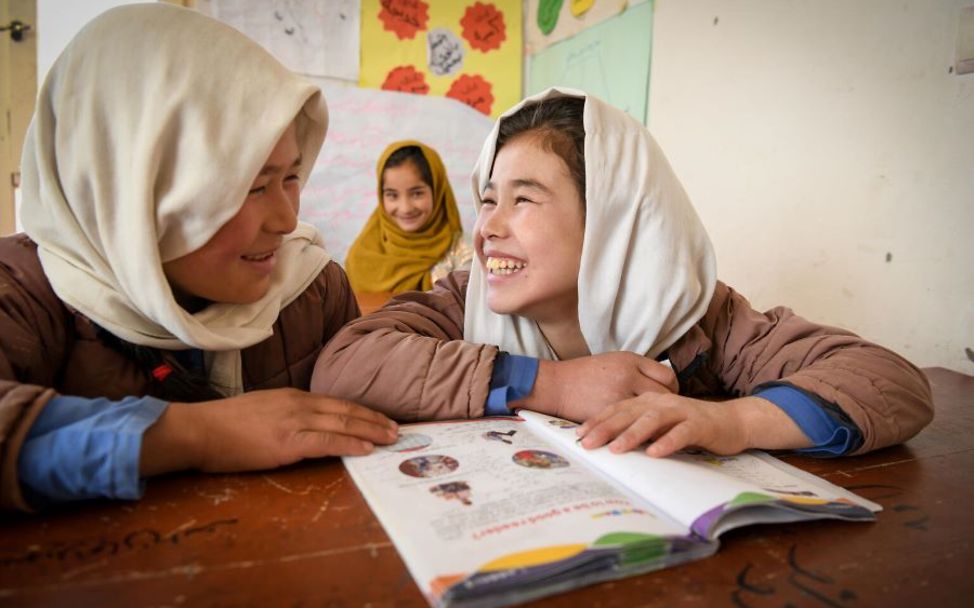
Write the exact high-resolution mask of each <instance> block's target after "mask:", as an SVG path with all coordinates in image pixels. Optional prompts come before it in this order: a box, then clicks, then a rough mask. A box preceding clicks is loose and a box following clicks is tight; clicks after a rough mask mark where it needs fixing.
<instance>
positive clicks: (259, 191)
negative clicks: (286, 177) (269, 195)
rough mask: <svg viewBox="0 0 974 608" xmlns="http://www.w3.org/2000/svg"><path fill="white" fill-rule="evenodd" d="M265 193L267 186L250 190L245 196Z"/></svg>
mask: <svg viewBox="0 0 974 608" xmlns="http://www.w3.org/2000/svg"><path fill="white" fill-rule="evenodd" d="M266 191H267V186H259V187H257V188H251V189H250V190H249V191H247V196H256V195H258V194H263V193H264V192H266Z"/></svg>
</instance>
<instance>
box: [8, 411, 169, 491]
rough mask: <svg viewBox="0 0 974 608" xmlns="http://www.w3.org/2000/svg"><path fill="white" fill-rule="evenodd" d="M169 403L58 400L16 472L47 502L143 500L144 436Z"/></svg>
mask: <svg viewBox="0 0 974 608" xmlns="http://www.w3.org/2000/svg"><path fill="white" fill-rule="evenodd" d="M168 405H169V403H168V402H166V401H161V400H159V399H156V398H154V397H127V398H125V399H122V400H121V401H111V400H109V399H85V398H81V397H68V396H58V397H54V398H53V399H51V400H50V401H49V402H48V403H47V404H46V405H45V406H44V409H42V410H41V413H40V415H38V417H37V420H36V421H35V422H34V424H33V425H32V426H31V428H30V430H29V431H28V434H27V438H26V440H25V442H24V445H23V447H22V448H21V451H20V456H19V459H18V463H17V472H18V475H19V477H20V482H21V484H23V485H24V486H25V489H26V490H27V492H26V493H27V494H28V495H29V496H31V497H32V499H35V500H39V501H42V502H63V501H69V500H80V499H85V498H98V497H106V498H123V499H136V498H140V497H141V496H142V493H143V491H144V487H143V484H142V482H141V480H140V479H139V458H140V455H141V451H142V436H143V434H144V433H145V430H146V429H148V428H149V427H150V426H152V425H153V424H155V422H156V421H157V420H158V419H159V417H160V416H161V415H162V413H163V412H164V411H165V410H166V407H168Z"/></svg>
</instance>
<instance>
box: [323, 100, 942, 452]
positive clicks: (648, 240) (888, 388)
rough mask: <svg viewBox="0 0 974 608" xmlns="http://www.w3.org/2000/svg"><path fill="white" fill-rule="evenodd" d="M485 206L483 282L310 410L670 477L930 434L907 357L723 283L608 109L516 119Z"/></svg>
mask: <svg viewBox="0 0 974 608" xmlns="http://www.w3.org/2000/svg"><path fill="white" fill-rule="evenodd" d="M473 188H474V194H475V200H476V201H477V202H478V205H479V214H478V218H477V224H476V229H475V241H474V247H475V250H476V253H477V259H478V263H477V264H475V265H474V267H473V268H472V270H471V271H470V272H469V274H468V273H465V272H463V273H454V274H452V275H450V276H449V277H448V278H447V279H445V280H444V281H441V282H440V283H438V284H437V286H436V288H434V289H433V290H432V291H430V292H427V293H410V294H404V295H402V296H400V297H398V298H395V299H393V300H392V301H391V302H390V303H389V304H387V305H386V306H385V307H384V308H383V309H381V310H380V311H378V312H376V313H374V314H372V315H370V316H367V317H365V318H362V319H359V320H356V321H353V322H352V323H350V324H349V325H347V326H346V327H345V328H344V329H343V330H342V331H340V332H339V333H338V335H337V336H336V337H335V338H334V340H333V341H332V342H330V343H329V345H328V346H327V348H326V349H325V350H324V351H323V352H322V355H321V357H320V358H319V360H318V363H317V366H316V369H315V373H314V376H313V378H312V390H319V391H326V392H330V393H332V394H338V395H342V396H344V397H346V398H353V399H356V400H358V401H360V402H362V403H365V404H368V405H370V406H373V407H375V408H377V409H380V410H381V411H384V412H386V413H388V414H389V415H391V416H393V417H395V418H398V419H402V420H420V419H430V418H452V417H477V416H482V415H485V414H499V413H508V412H509V410H510V409H512V408H515V407H527V408H529V409H534V410H538V411H541V412H545V413H550V414H555V415H558V416H561V417H564V418H568V419H571V420H576V421H584V424H583V425H582V426H581V427H580V429H579V434H580V438H581V441H582V445H584V446H585V447H589V448H594V447H598V446H601V445H604V444H606V443H607V442H611V443H610V447H611V449H613V450H615V451H626V450H629V449H632V448H634V447H636V446H639V445H641V444H643V443H644V442H645V441H647V440H653V442H652V444H651V445H650V446H649V447H648V448H647V452H648V453H649V454H650V455H652V456H657V457H662V456H666V455H669V454H671V453H673V452H674V451H676V450H679V449H681V448H684V447H688V446H695V447H700V448H705V449H708V450H711V451H713V452H716V453H719V454H733V453H737V452H740V451H742V450H745V449H748V448H764V449H796V450H803V451H806V452H808V453H811V454H815V455H839V454H850V453H862V452H866V451H869V450H873V449H876V448H879V447H883V446H886V445H891V444H894V443H897V442H901V441H904V440H906V439H908V438H910V437H912V436H913V435H914V434H916V433H917V432H918V431H919V430H920V429H922V428H923V427H924V426H925V425H926V424H927V423H928V422H929V421H930V419H931V418H932V414H933V412H932V406H931V400H930V390H929V385H928V384H927V382H926V379H925V378H924V376H923V375H922V374H921V373H920V372H919V371H918V370H917V369H916V368H915V367H913V366H912V365H911V364H909V363H908V362H907V361H905V360H904V359H902V358H901V357H899V356H897V355H896V354H894V353H892V352H890V351H888V350H886V349H883V348H881V347H879V346H876V345H873V344H870V343H868V342H866V341H865V340H862V339H861V338H859V337H857V336H855V335H853V334H851V333H849V332H847V331H844V330H840V329H836V328H830V327H824V326H820V325H816V324H813V323H811V322H809V321H807V320H805V319H803V318H801V317H799V316H797V315H795V314H794V313H793V312H792V311H791V310H789V309H787V308H775V309H772V310H770V311H767V312H765V313H760V312H758V311H755V310H753V309H752V308H751V307H750V305H749V304H748V302H747V300H746V299H745V298H744V297H742V296H741V295H740V294H738V293H736V292H735V291H734V290H733V289H731V288H730V287H728V286H727V285H725V284H723V283H721V282H720V281H718V280H717V278H716V267H715V262H714V254H713V249H712V247H711V244H710V240H709V238H708V237H707V234H706V232H705V230H704V229H703V226H702V224H701V223H700V220H699V219H698V217H697V215H696V213H695V211H694V209H693V207H692V205H691V204H690V201H689V199H688V197H687V195H686V193H685V192H684V190H683V188H682V187H681V185H680V183H679V181H678V180H677V179H676V176H675V175H674V174H673V171H672V169H671V168H670V167H669V164H668V163H667V161H666V159H665V157H664V156H663V154H662V152H661V150H660V149H659V147H658V146H657V145H656V142H655V141H654V140H653V138H652V137H651V135H650V134H649V132H648V131H647V130H646V129H645V128H643V126H642V125H641V124H639V123H638V122H636V121H635V120H633V119H632V118H630V117H629V116H628V115H626V114H625V113H624V112H622V111H620V110H617V109H615V108H613V107H611V106H608V105H607V104H605V103H603V102H602V101H600V100H598V99H597V98H595V97H592V96H587V95H585V94H584V93H581V92H578V91H571V90H558V89H551V90H549V91H546V92H544V93H542V94H539V95H537V96H535V97H532V98H529V99H526V100H524V101H523V102H521V103H520V104H519V105H518V106H516V107H515V108H513V109H512V110H510V111H508V112H507V113H505V114H504V115H503V116H502V117H501V119H500V120H499V122H498V124H497V125H496V126H495V128H494V131H493V132H492V134H491V135H490V137H489V138H488V140H487V141H486V142H485V144H484V147H483V151H482V153H481V157H480V160H479V162H478V165H477V167H476V168H475V170H474V174H473ZM663 360H668V361H669V364H670V365H665V364H664V363H662V361H663ZM670 366H672V369H671V367H670ZM712 396H720V397H725V398H726V397H729V398H728V399H726V400H724V401H719V402H713V401H704V400H701V399H699V398H700V397H712Z"/></svg>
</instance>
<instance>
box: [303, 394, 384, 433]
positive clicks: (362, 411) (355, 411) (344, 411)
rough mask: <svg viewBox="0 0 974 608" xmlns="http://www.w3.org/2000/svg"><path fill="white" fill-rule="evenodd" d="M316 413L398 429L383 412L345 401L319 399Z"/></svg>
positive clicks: (316, 401)
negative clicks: (351, 418) (355, 419)
mask: <svg viewBox="0 0 974 608" xmlns="http://www.w3.org/2000/svg"><path fill="white" fill-rule="evenodd" d="M315 411H317V412H318V413H320V414H338V415H342V416H350V417H354V418H360V419H362V420H367V421H370V422H373V423H376V424H384V425H386V426H389V427H392V428H396V426H397V425H396V423H395V422H393V421H392V420H390V419H389V418H388V417H386V416H385V415H384V414H382V413H381V412H377V411H375V410H372V409H369V408H367V407H365V406H362V405H359V404H357V403H352V402H351V401H346V400H345V399H335V398H332V397H317V398H316V399H315Z"/></svg>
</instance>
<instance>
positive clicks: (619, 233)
mask: <svg viewBox="0 0 974 608" xmlns="http://www.w3.org/2000/svg"><path fill="white" fill-rule="evenodd" d="M563 96H570V97H582V98H584V99H585V111H584V127H585V176H586V178H585V204H586V216H585V236H584V242H583V245H582V259H581V267H580V270H579V274H578V317H579V322H580V324H581V328H582V335H583V336H584V337H585V342H586V343H587V344H588V347H589V351H590V352H591V353H592V354H597V353H603V352H608V351H617V350H624V351H630V352H635V353H640V354H644V355H646V356H648V357H656V356H657V355H659V354H660V353H662V352H664V351H665V350H666V349H667V348H669V347H670V346H671V345H672V344H673V343H674V342H675V341H676V340H677V339H679V338H680V337H682V336H683V334H685V333H686V332H687V331H688V330H689V329H690V328H691V327H692V326H693V325H694V323H696V322H697V321H698V320H699V319H700V318H701V317H702V316H703V315H704V313H705V312H706V310H707V306H708V305H709V304H710V298H711V296H712V295H713V291H714V287H715V285H716V280H717V279H716V262H715V259H714V252H713V247H712V246H711V244H710V239H709V238H708V237H707V233H706V231H705V230H704V228H703V225H702V224H701V223H700V219H699V218H698V217H697V214H696V212H695V211H694V209H693V206H692V205H691V204H690V200H689V198H688V197H687V195H686V192H684V190H683V187H682V186H681V185H680V182H679V181H678V180H677V179H676V176H675V175H674V173H673V170H672V169H671V168H670V166H669V163H667V161H666V158H665V157H664V156H663V152H662V150H660V148H659V146H658V145H657V144H656V142H655V141H654V140H653V137H652V136H651V135H650V134H649V131H647V130H646V129H645V128H644V127H643V126H642V125H641V124H640V123H639V122H637V121H636V120H634V119H633V118H631V117H630V116H629V115H628V114H626V113H625V112H623V111H621V110H618V109H616V108H614V107H612V106H610V105H608V104H606V103H605V102H603V101H601V100H600V99H598V98H596V97H592V96H591V95H587V94H585V93H583V92H581V91H575V90H572V89H564V88H559V89H548V90H547V91H545V92H543V93H540V94H538V95H534V96H533V97H529V98H527V99H525V100H524V101H522V102H521V103H519V104H518V105H516V106H515V107H513V108H511V109H510V110H508V111H507V112H505V113H504V114H503V115H502V116H501V117H500V119H499V120H498V122H497V124H495V125H494V130H493V131H492V132H491V134H490V136H489V137H488V138H487V141H486V142H485V143H484V147H483V150H482V151H481V153H480V159H479V160H478V162H477V166H476V167H475V168H474V172H473V190H474V201H475V202H476V204H477V207H478V210H479V208H480V205H481V199H480V195H481V194H482V193H483V192H484V190H485V189H486V186H487V181H488V180H489V179H490V172H491V168H492V167H493V163H494V155H495V146H496V142H497V133H498V129H499V126H500V122H501V121H503V120H504V118H505V117H507V116H510V115H512V114H514V113H515V112H517V111H518V110H520V109H521V107H523V106H524V105H525V104H528V103H532V102H535V101H540V100H542V99H549V98H556V97H563ZM464 339H466V340H468V341H471V342H477V343H481V344H496V345H498V346H500V348H501V350H504V351H508V352H511V353H513V354H520V355H529V356H532V357H539V358H544V359H554V358H555V355H554V353H553V352H552V351H551V349H550V348H549V347H548V346H547V344H546V343H545V340H544V337H543V336H542V334H541V331H540V330H539V329H538V325H537V323H535V322H534V321H532V320H530V319H526V318H524V317H517V316H511V315H498V314H495V313H493V312H491V311H490V309H489V308H488V307H487V281H486V279H485V277H484V272H483V269H482V268H481V267H480V265H479V264H474V265H473V268H472V269H471V273H470V285H469V287H468V288H467V299H466V317H465V321H464Z"/></svg>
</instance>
